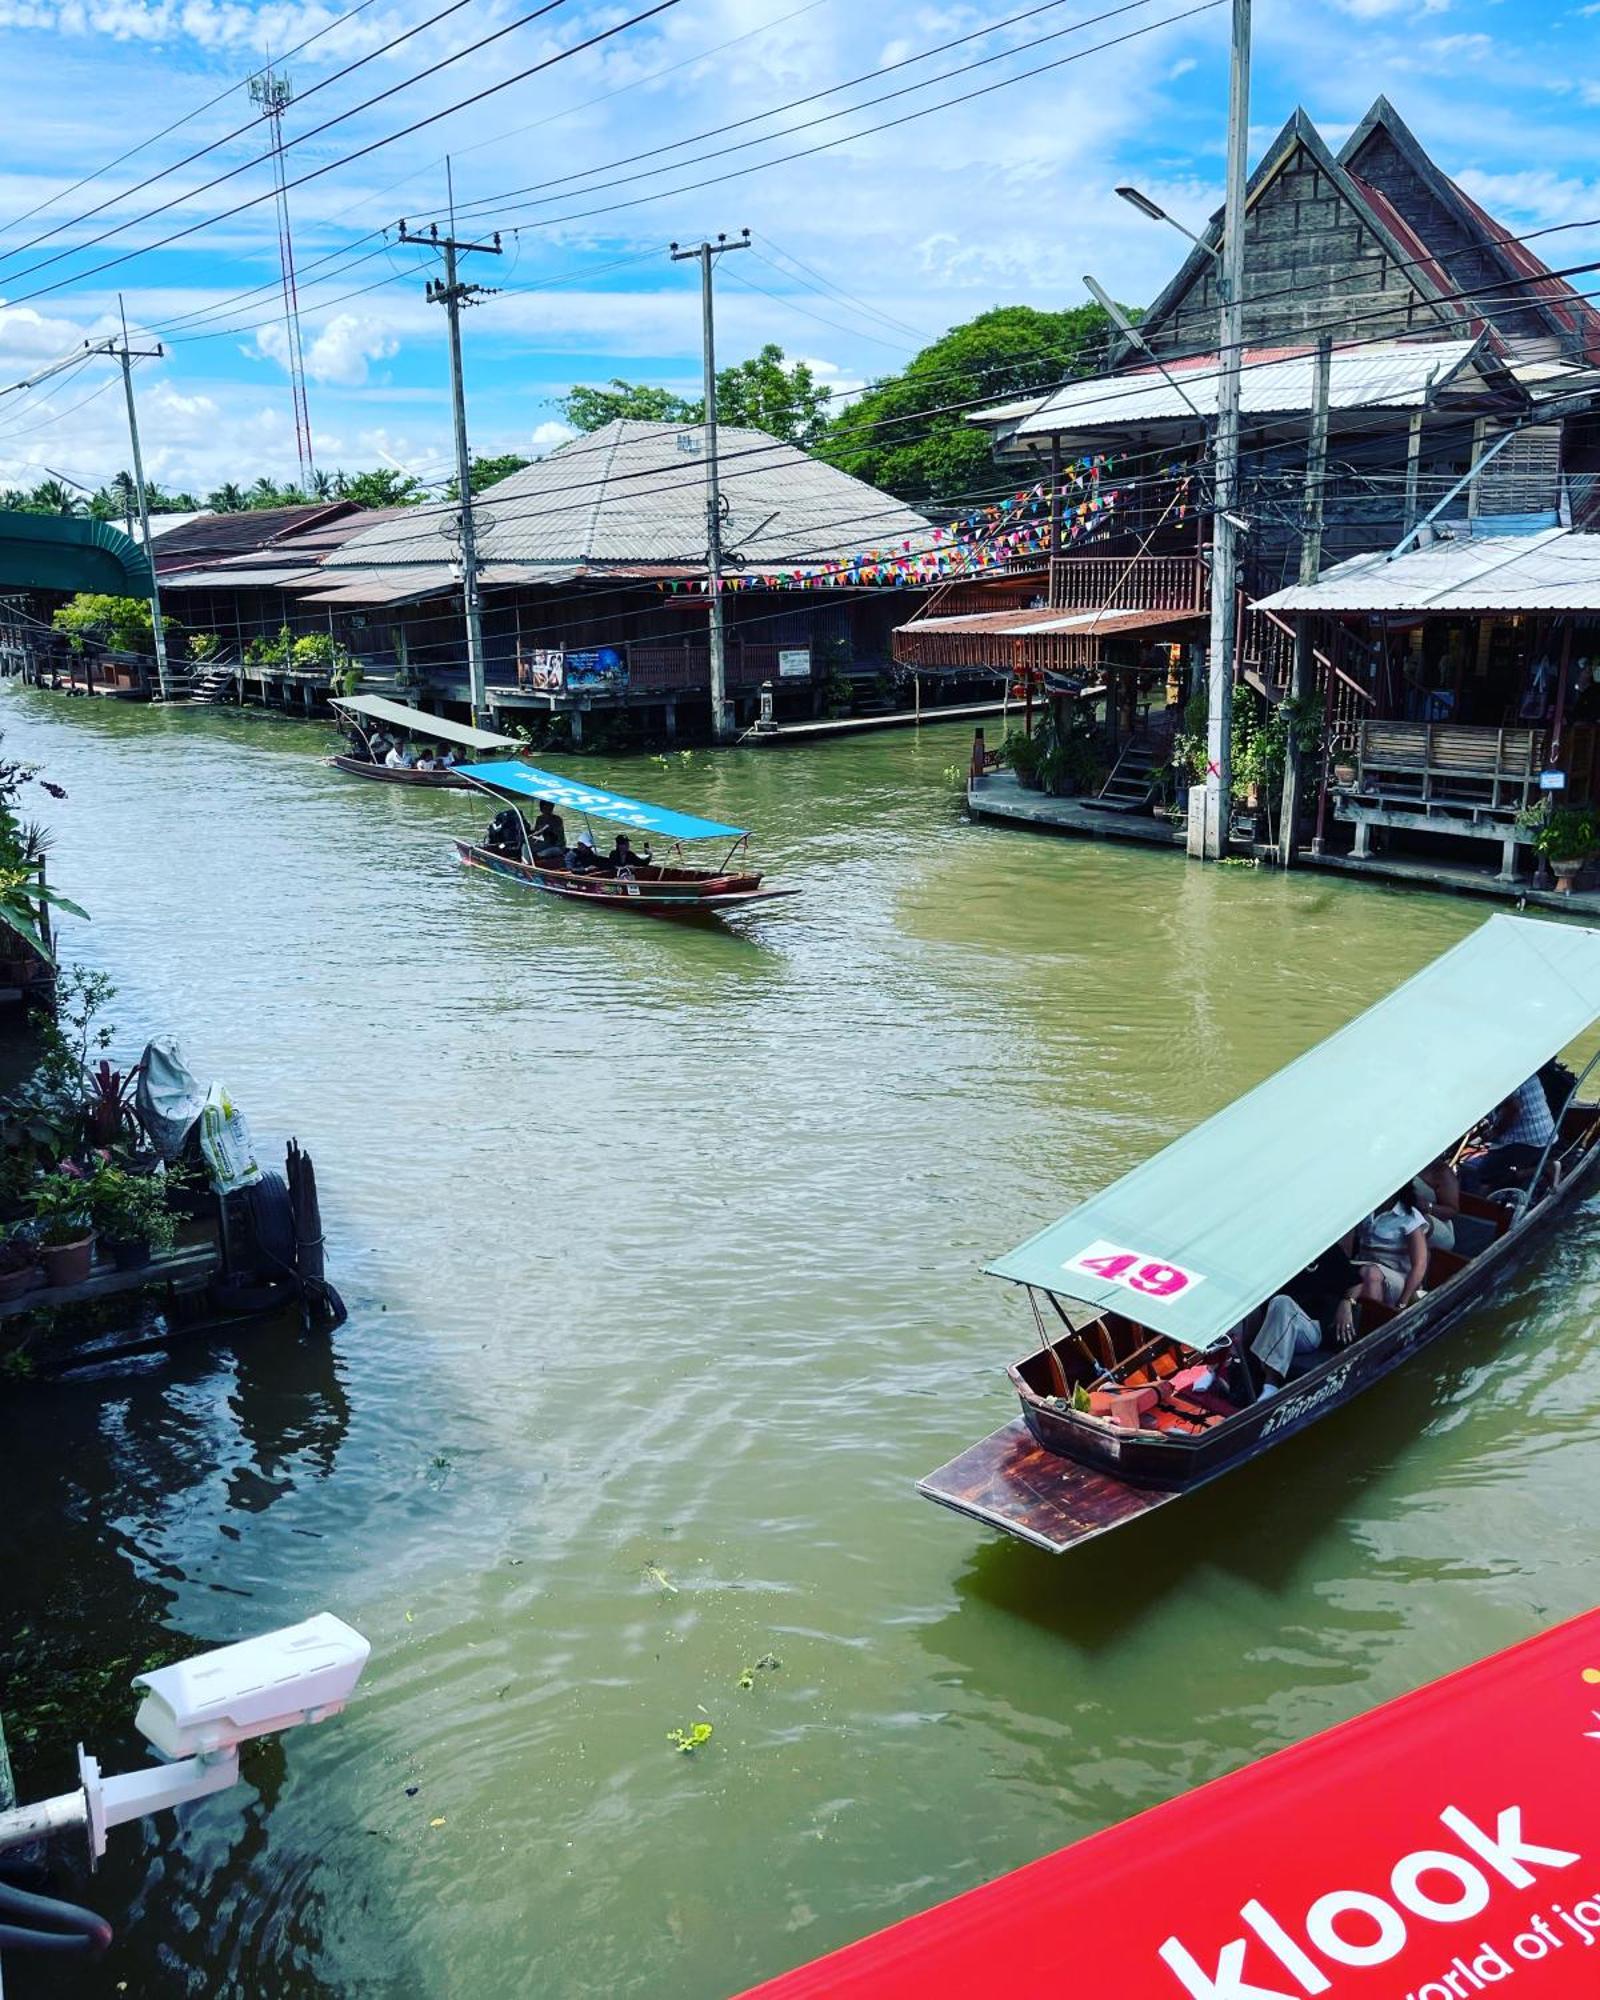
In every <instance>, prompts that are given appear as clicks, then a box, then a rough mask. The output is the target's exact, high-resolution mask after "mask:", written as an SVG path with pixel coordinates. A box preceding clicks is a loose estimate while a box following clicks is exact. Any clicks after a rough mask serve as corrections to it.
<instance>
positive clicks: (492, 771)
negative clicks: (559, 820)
mask: <svg viewBox="0 0 1600 2000" xmlns="http://www.w3.org/2000/svg"><path fill="white" fill-rule="evenodd" d="M456 775H457V777H461V778H473V779H475V780H476V781H477V783H478V784H480V785H482V786H483V787H484V789H485V790H486V791H491V792H504V793H506V794H508V795H509V796H511V797H514V798H521V799H548V800H549V801H550V803H551V804H552V805H553V806H556V807H558V808H559V809H560V810H561V811H562V812H571V813H585V814H587V815H589V816H590V817H591V818H594V819H603V820H608V821H610V822H611V823H612V824H613V825H616V826H626V827H631V828H632V829H634V830H635V831H636V832H639V833H659V834H660V835H662V837H663V838H664V839H667V840H742V839H743V838H744V836H745V833H746V831H747V829H746V828H744V827H742V826H724V825H723V824H722V822H721V821H720V820H715V819H697V818H696V817H695V815H694V814H693V813H681V812H674V811H673V810H672V809H671V807H670V806H652V805H646V804H645V803H644V801H643V800H642V799H630V798H625V797H624V796H623V795H622V793H621V792H603V791H601V790H600V788H599V787H598V786H597V785H585V784H581V783H580V782H579V781H578V780H577V779H576V778H558V777H557V776H556V774H555V772H554V771H541V770H540V769H539V768H538V766H537V765H535V764H519V763H516V762H508V763H505V764H460V765H457V767H456Z"/></svg>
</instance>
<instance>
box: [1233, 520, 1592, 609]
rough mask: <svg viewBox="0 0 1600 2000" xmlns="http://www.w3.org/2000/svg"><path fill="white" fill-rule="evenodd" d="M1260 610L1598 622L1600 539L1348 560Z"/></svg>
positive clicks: (1489, 539) (1566, 533) (1551, 538)
mask: <svg viewBox="0 0 1600 2000" xmlns="http://www.w3.org/2000/svg"><path fill="white" fill-rule="evenodd" d="M1255 608H1256V609H1257V610H1258V611H1277V612H1295V611H1320V612H1325V613H1328V614H1330V615H1337V614H1338V613H1339V612H1343V611H1391V612H1410V613H1411V614H1412V615H1413V616H1422V617H1439V618H1444V617H1449V616H1450V615H1452V614H1453V613H1457V612H1461V613H1486V612H1504V613H1507V614H1508V615H1509V614H1511V613H1515V612H1530V611H1531V612H1541V611H1543V612H1555V611H1568V612H1578V613H1583V612H1592V613H1593V614H1594V615H1595V616H1597V617H1600V535H1581V534H1578V533H1576V532H1575V531H1574V530H1573V529H1571V528H1545V529H1542V530H1540V531H1539V532H1537V533H1535V534H1531V535H1527V534H1524V535H1472V536H1465V535H1463V536H1460V537H1456V538H1452V539H1450V540H1443V539H1441V540H1439V541H1436V542H1432V543H1430V544H1429V545H1428V547H1426V548H1421V549H1411V550H1409V551H1408V552H1407V553H1406V554H1405V555H1403V556H1396V557H1395V558H1394V559H1393V561H1390V559H1389V558H1388V557H1387V556H1386V555H1384V554H1381V553H1380V554H1377V555H1365V556H1352V557H1351V558H1350V560H1349V561H1348V562H1342V563H1338V564H1336V565H1335V567H1334V568H1332V569H1330V570H1328V571H1326V572H1325V574H1323V575H1322V576H1320V577H1318V579H1317V581H1316V582H1315V583H1304V584H1292V585H1290V587H1289V588H1288V589H1287V590H1279V591H1274V592H1273V594H1272V595H1271V596H1270V597H1263V598H1261V599H1259V600H1258V602H1257V604H1256V607H1255Z"/></svg>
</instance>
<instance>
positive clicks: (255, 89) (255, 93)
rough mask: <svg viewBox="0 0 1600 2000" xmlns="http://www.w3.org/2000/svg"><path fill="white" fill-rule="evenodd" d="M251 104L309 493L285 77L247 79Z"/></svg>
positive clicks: (311, 469)
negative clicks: (274, 195)
mask: <svg viewBox="0 0 1600 2000" xmlns="http://www.w3.org/2000/svg"><path fill="white" fill-rule="evenodd" d="M250 101H251V103H252V104H259V105H260V106H261V115H262V117H263V118H265V119H266V120H268V122H269V123H270V124H271V126H272V175H273V180H274V182H275V184H276V186H277V190H278V262H279V264H280V265H281V267H282V270H283V328H284V333H285V335H286V336H287V338H288V342H289V388H290V393H291V394H292V395H293V397H294V441H295V449H296V451H297V452H298V453H299V456H300V490H301V491H302V492H303V493H307V494H309V493H310V491H311V481H312V478H313V476H314V475H315V472H316V467H315V465H314V464H313V463H312V457H311V406H310V404H309V403H308V402H307V401H306V363H305V356H304V354H303V353H302V352H301V347H300V295H299V292H298V291H297V289H296V287H295V278H294V241H293V238H292V237H291V236H290V234H289V188H288V183H287V179H286V176H285V172H284V163H283V114H284V111H285V109H286V108H287V107H288V106H289V105H290V104H292V103H293V102H294V85H293V84H292V83H291V82H290V81H289V79H288V77H287V76H279V75H277V74H276V73H275V72H274V71H273V70H271V69H264V70H263V71H262V72H261V74H260V75H259V76H253V77H251V79H250Z"/></svg>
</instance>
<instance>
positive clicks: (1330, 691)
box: [1311, 623, 1344, 854]
mask: <svg viewBox="0 0 1600 2000" xmlns="http://www.w3.org/2000/svg"><path fill="white" fill-rule="evenodd" d="M1343 630H1344V628H1343V626H1341V625H1339V624H1337V623H1335V624H1333V625H1331V626H1330V627H1329V630H1328V665H1327V668H1326V670H1325V671H1326V673H1327V676H1328V680H1327V686H1326V687H1325V688H1324V689H1323V693H1322V782H1321V784H1320V785H1319V787H1318V789H1317V830H1316V832H1315V834H1314V835H1313V836H1312V840H1311V852H1312V853H1313V854H1322V853H1325V852H1326V849H1327V841H1326V838H1325V835H1326V833H1327V826H1328V772H1329V771H1330V770H1331V768H1332V766H1333V757H1332V755H1331V753H1330V751H1329V747H1328V731H1329V730H1330V729H1331V728H1332V727H1333V696H1334V670H1335V669H1336V668H1337V666H1338V664H1339V640H1340V637H1341V636H1342V634H1343Z"/></svg>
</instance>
